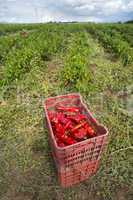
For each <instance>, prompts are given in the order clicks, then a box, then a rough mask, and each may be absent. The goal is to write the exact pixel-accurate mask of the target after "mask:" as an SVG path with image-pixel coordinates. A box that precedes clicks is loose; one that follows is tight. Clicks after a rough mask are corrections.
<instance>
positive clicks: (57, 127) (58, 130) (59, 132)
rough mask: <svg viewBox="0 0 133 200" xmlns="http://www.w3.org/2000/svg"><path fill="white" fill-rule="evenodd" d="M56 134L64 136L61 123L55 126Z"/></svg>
mask: <svg viewBox="0 0 133 200" xmlns="http://www.w3.org/2000/svg"><path fill="white" fill-rule="evenodd" d="M54 127H55V130H56V134H57V135H58V134H64V128H63V126H62V125H61V124H60V123H57V124H55V126H54Z"/></svg>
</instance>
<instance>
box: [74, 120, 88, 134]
mask: <svg viewBox="0 0 133 200" xmlns="http://www.w3.org/2000/svg"><path fill="white" fill-rule="evenodd" d="M86 123H87V122H86V121H84V122H82V123H81V124H78V125H77V126H75V127H74V128H73V129H72V130H71V132H72V133H74V132H75V131H77V130H78V129H79V128H81V127H84V126H85V125H86Z"/></svg>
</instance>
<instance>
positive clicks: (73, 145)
mask: <svg viewBox="0 0 133 200" xmlns="http://www.w3.org/2000/svg"><path fill="white" fill-rule="evenodd" d="M69 95H77V96H79V98H80V100H81V103H82V104H83V106H84V107H85V108H86V109H87V111H88V113H89V115H90V116H91V117H92V118H93V119H95V118H94V117H93V115H92V113H91V112H90V111H89V110H88V108H87V106H86V105H85V104H84V103H83V101H82V96H81V95H80V93H69V94H64V95H57V96H54V97H48V98H45V100H44V102H43V108H44V111H45V115H46V118H47V119H49V117H48V112H47V107H46V103H45V102H46V101H47V100H50V99H55V98H60V97H67V96H69ZM95 123H96V124H97V125H98V126H102V127H103V128H104V129H105V130H106V133H105V134H104V136H107V135H108V129H107V127H106V126H104V125H102V124H100V123H98V121H97V120H96V119H95ZM48 124H49V128H50V130H51V131H50V133H48V134H51V136H52V139H53V142H54V144H55V146H56V149H58V150H67V149H70V148H71V147H75V146H78V145H80V144H81V143H82V144H84V143H86V142H87V141H89V140H91V139H94V140H95V139H96V138H100V137H103V135H99V136H95V137H93V138H88V139H86V140H84V141H81V142H77V143H75V144H72V145H69V146H65V147H59V146H58V145H57V142H56V140H55V136H54V133H53V129H52V126H51V124H50V121H49V120H48ZM90 143H93V142H91V141H90Z"/></svg>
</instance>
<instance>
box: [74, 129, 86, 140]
mask: <svg viewBox="0 0 133 200" xmlns="http://www.w3.org/2000/svg"><path fill="white" fill-rule="evenodd" d="M86 135H87V131H86V130H85V129H84V128H81V129H79V130H77V131H76V132H75V133H74V134H73V136H74V138H75V139H78V140H81V139H84V138H85V136H86Z"/></svg>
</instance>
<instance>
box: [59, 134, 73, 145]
mask: <svg viewBox="0 0 133 200" xmlns="http://www.w3.org/2000/svg"><path fill="white" fill-rule="evenodd" d="M59 139H60V140H61V141H62V142H64V143H65V144H67V145H71V144H75V143H76V140H74V139H73V138H71V137H69V136H67V135H60V138H59Z"/></svg>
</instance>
